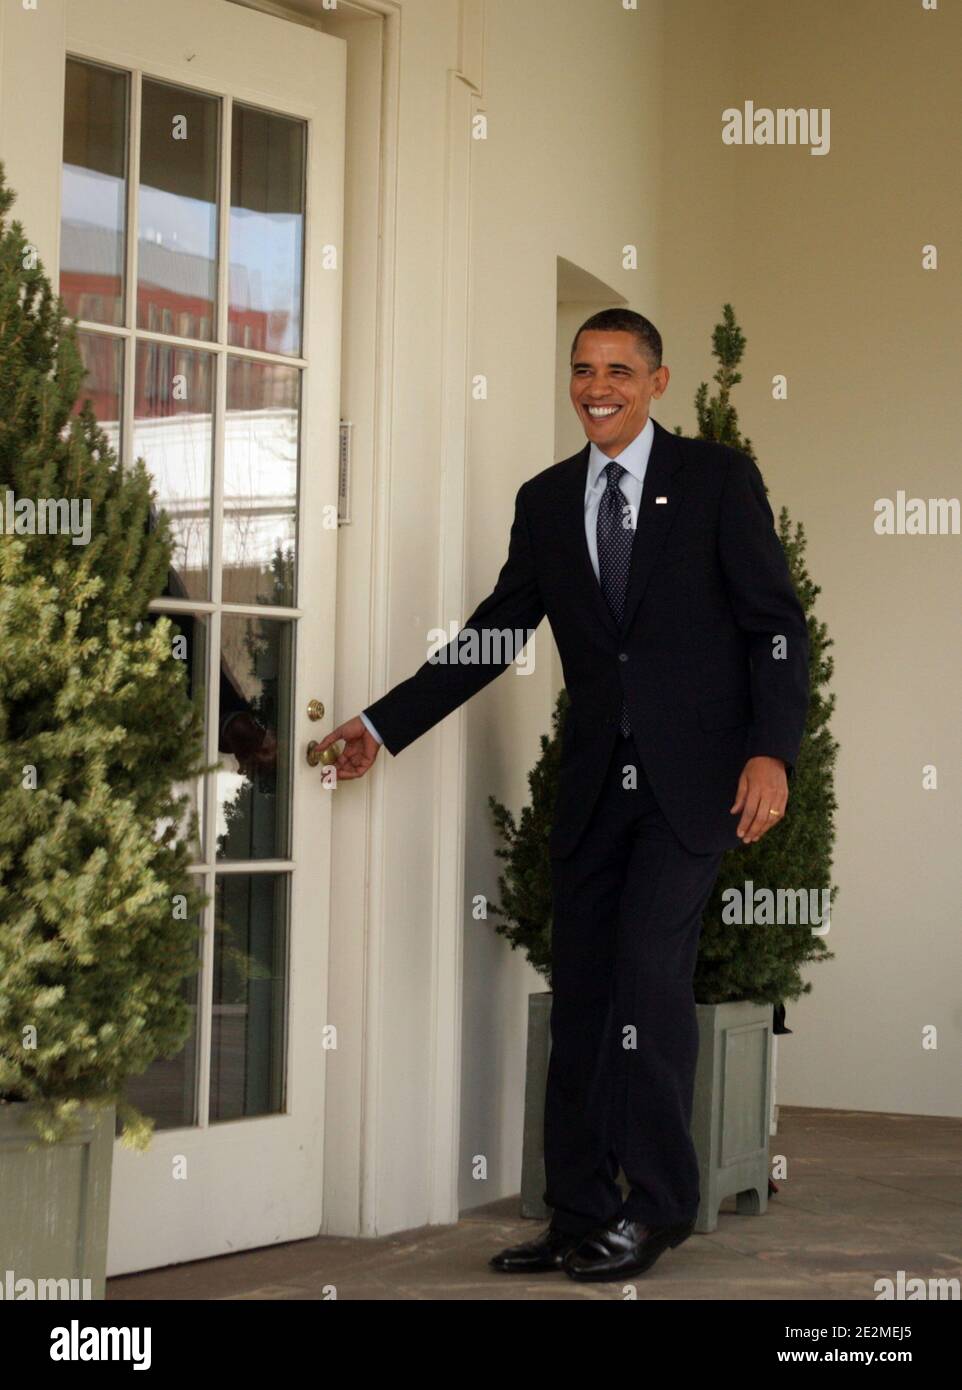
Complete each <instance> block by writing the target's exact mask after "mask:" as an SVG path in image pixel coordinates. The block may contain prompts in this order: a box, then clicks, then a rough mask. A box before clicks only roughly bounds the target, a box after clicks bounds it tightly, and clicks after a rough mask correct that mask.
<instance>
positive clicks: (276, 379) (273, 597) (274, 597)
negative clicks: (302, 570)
mask: <svg viewBox="0 0 962 1390" xmlns="http://www.w3.org/2000/svg"><path fill="white" fill-rule="evenodd" d="M300 388H301V373H300V371H299V369H298V368H296V367H285V366H281V365H280V364H278V363H273V362H254V361H251V360H249V359H247V358H237V357H231V358H229V359H228V363H227V418H226V421H225V428H224V564H223V585H224V589H223V593H224V602H225V603H267V604H277V605H281V606H290V605H292V604H293V603H294V547H295V537H296V531H297V524H296V523H297V461H298V451H299V436H300Z"/></svg>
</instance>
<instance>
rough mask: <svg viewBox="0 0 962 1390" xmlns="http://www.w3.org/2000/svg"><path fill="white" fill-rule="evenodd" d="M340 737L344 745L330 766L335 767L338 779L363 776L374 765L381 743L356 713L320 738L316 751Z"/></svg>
mask: <svg viewBox="0 0 962 1390" xmlns="http://www.w3.org/2000/svg"><path fill="white" fill-rule="evenodd" d="M341 738H342V739H343V740H344V747H343V749H342V750H341V752H340V754H339V755H338V758H337V761H336V762H333V763H331V764H330V766H331V767H335V768H337V777H338V781H340V780H341V778H342V777H343V778H344V779H345V780H347V779H348V778H353V777H363V776H364V774H365V772H367V771H368V770H369V769H370V768H372V767H373V766H374V759H375V758H376V757H377V755H378V753H379V752H380V749H381V745H380V744H379V743H378V741H377V739H376V738H375V737H374V735H373V734H372V733H371V732H370V731H369V730H368V728H367V726H366V724H365V723H364V720H363V719H362V718H361V717H360V715H358V716H357V717H356V718H354V719H349V720H348V721H347V723H346V724H341V725H339V726H338V728H336V729H332V730H331V732H330V733H329V734H326V735H325V736H324V738H322V739H320V740H319V741H318V745H317V751H318V752H319V753H323V752H324V749H325V748H330V746H331V744H332V743H337V741H338V739H341Z"/></svg>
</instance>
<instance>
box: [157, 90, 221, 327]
mask: <svg viewBox="0 0 962 1390" xmlns="http://www.w3.org/2000/svg"><path fill="white" fill-rule="evenodd" d="M219 118H220V102H219V101H218V100H217V98H216V97H209V96H204V95H203V94H202V93H200V92H194V91H190V90H189V89H188V88H185V87H173V86H170V85H168V84H167V83H166V82H152V81H150V80H149V79H148V78H144V82H143V93H142V98H141V118H140V119H141V128H140V188H139V190H138V192H139V199H138V219H139V236H138V246H137V260H138V266H139V272H138V277H137V327H138V328H146V329H148V330H150V331H151V332H155V333H172V334H175V335H176V336H177V337H179V338H203V339H210V338H213V337H214V336H215V322H214V309H215V303H216V297H217V174H218V159H217V147H218V127H219V124H220V119H219Z"/></svg>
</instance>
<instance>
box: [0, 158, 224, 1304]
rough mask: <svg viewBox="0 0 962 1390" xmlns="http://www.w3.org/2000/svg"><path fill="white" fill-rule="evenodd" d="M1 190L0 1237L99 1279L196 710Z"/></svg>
mask: <svg viewBox="0 0 962 1390" xmlns="http://www.w3.org/2000/svg"><path fill="white" fill-rule="evenodd" d="M13 201H14V195H13V193H12V191H11V190H9V189H8V188H7V186H6V182H5V178H4V171H3V165H2V164H0V503H2V505H3V524H2V526H0V578H2V585H0V1189H2V1191H3V1201H2V1203H0V1252H2V1254H3V1257H4V1259H3V1268H4V1269H5V1270H7V1269H9V1270H11V1271H13V1276H14V1279H15V1280H19V1279H23V1280H26V1281H31V1280H38V1279H47V1280H50V1279H54V1280H65V1279H66V1280H70V1279H78V1280H88V1279H89V1280H90V1285H89V1291H90V1294H91V1296H93V1297H102V1296H103V1287H104V1271H105V1259H106V1237H107V1212H108V1201H109V1191H110V1168H111V1158H112V1153H113V1139H114V1130H115V1118H116V1117H119V1119H120V1120H121V1122H122V1128H123V1133H122V1138H123V1141H124V1142H125V1143H126V1144H128V1145H131V1146H135V1147H143V1146H144V1145H145V1144H146V1143H147V1142H148V1138H149V1134H150V1131H151V1128H152V1122H151V1121H150V1120H149V1119H147V1118H146V1117H145V1116H143V1115H142V1114H140V1112H139V1111H137V1110H136V1109H135V1108H134V1107H133V1106H132V1105H130V1104H129V1103H128V1102H127V1101H126V1100H125V1099H124V1096H123V1085H124V1082H125V1080H126V1079H127V1078H128V1077H129V1076H133V1075H136V1074H138V1073H141V1072H143V1071H144V1070H146V1068H147V1067H148V1066H149V1064H150V1063H151V1062H152V1061H153V1060H154V1059H155V1058H156V1057H158V1056H168V1057H169V1056H173V1055H174V1054H175V1053H176V1052H177V1051H178V1050H179V1048H180V1047H181V1046H182V1045H183V1042H184V1040H185V1038H186V1036H187V1033H188V1030H189V1026H190V1013H189V1007H188V1004H187V1002H186V1000H185V998H184V988H183V986H184V981H185V979H186V978H187V977H188V976H189V975H190V974H191V973H192V972H193V971H194V970H196V968H197V944H198V928H197V914H198V911H199V909H200V907H201V906H202V904H203V898H202V896H201V895H200V894H199V892H198V890H197V888H196V887H195V886H194V885H193V883H192V880H191V879H190V876H189V875H188V872H187V867H188V863H189V847H190V841H191V839H192V837H193V833H194V827H193V826H192V825H189V826H188V828H187V830H186V832H185V830H184V826H185V815H186V813H187V804H186V798H185V797H179V796H177V795H176V794H175V793H174V791H173V790H172V788H173V786H174V784H175V783H178V782H179V783H185V782H189V781H190V779H192V778H193V777H194V776H195V775H197V774H198V773H199V772H200V771H201V770H203V747H202V717H201V715H200V713H199V712H198V711H197V710H196V709H195V707H194V706H193V704H192V703H191V701H190V699H189V697H188V694H187V685H186V676H185V670H184V662H183V660H182V659H178V658H179V657H180V656H181V655H182V653H181V652H180V649H179V645H178V644H177V642H176V636H177V634H176V629H175V628H174V627H173V626H172V625H171V623H170V621H169V620H168V619H166V618H159V619H153V618H152V617H151V616H149V615H148V604H149V603H150V601H151V599H153V598H155V597H157V596H158V595H159V594H160V593H161V592H162V590H163V587H164V584H165V580H166V575H167V570H168V566H169V564H170V559H171V540H170V533H169V528H168V524H167V521H166V518H165V517H164V516H163V515H161V516H160V517H159V519H158V520H157V523H156V525H154V526H151V525H150V524H149V521H150V516H151V504H152V494H151V488H150V480H149V477H148V475H147V472H146V470H145V468H144V466H143V464H142V462H140V461H138V462H137V464H136V466H135V467H134V468H132V469H131V470H129V471H126V472H125V471H124V470H123V469H122V468H121V466H120V463H119V461H118V459H117V457H116V454H115V453H114V452H113V451H112V449H111V447H110V443H109V440H108V438H107V436H106V434H105V433H104V431H103V430H102V429H100V427H99V426H98V424H97V421H96V419H95V418H94V415H93V411H92V409H91V407H90V402H89V400H88V401H86V402H85V403H84V405H83V408H82V410H81V411H80V412H79V413H73V412H74V407H75V404H76V402H77V399H78V394H79V392H80V387H81V382H82V378H83V376H84V369H83V365H82V362H81V358H80V352H79V349H78V346H77V342H76V330H75V327H74V325H73V324H72V323H71V322H69V321H68V320H67V319H66V318H65V315H64V307H63V303H62V301H61V300H60V299H59V297H58V296H56V295H55V294H54V293H53V290H52V288H51V285H50V281H49V279H48V278H47V276H46V275H45V273H44V269H43V265H42V263H41V262H40V261H39V259H38V257H37V254H36V250H35V248H34V247H32V246H31V245H30V244H29V243H28V241H27V239H26V237H25V235H24V231H23V227H22V225H21V223H20V222H18V221H13V222H10V221H9V220H8V213H9V210H10V208H11V206H12V204H13ZM71 508H73V510H71ZM41 517H42V518H43V521H42V522H41V521H40V520H39V519H40V518H41ZM68 517H70V518H73V519H79V520H81V521H82V524H81V525H80V526H79V527H75V526H73V525H71V526H70V527H69V529H68V528H65V527H63V526H62V525H60V526H59V527H58V529H54V528H53V527H52V525H51V523H52V522H53V521H54V519H55V518H56V519H57V520H58V521H59V522H60V523H62V522H63V521H65V520H66V518H68ZM178 827H180V831H178ZM78 1287H79V1288H80V1289H81V1290H83V1289H84V1286H83V1284H81V1285H79V1286H78Z"/></svg>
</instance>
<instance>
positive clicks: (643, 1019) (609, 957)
mask: <svg viewBox="0 0 962 1390" xmlns="http://www.w3.org/2000/svg"><path fill="white" fill-rule="evenodd" d="M626 766H629V767H634V768H637V785H636V786H635V787H634V788H633V789H632V788H631V787H630V786H629V787H628V788H626V787H625V786H624V785H623V782H624V777H625V774H624V772H623V769H624V768H625V767H626ZM734 794H735V788H734V787H733V788H732V799H733V800H734ZM721 861H722V852H719V853H716V854H692V853H691V852H690V851H689V850H687V849H685V847H684V846H683V845H682V844H681V842H680V840H679V839H678V838H677V836H676V835H675V833H674V831H673V830H672V829H671V827H670V826H669V824H668V822H667V821H666V820H665V818H664V816H663V815H662V813H661V811H660V810H659V808H658V804H657V802H656V800H655V797H654V794H653V792H652V790H651V787H650V786H649V784H648V781H647V778H646V777H645V773H644V770H643V768H642V766H641V760H640V758H639V757H638V754H637V750H636V748H635V744H634V741H633V739H632V738H631V736H630V735H629V736H628V737H627V738H624V737H622V736H621V735H620V734H619V736H618V738H617V740H616V742H615V747H614V750H613V752H612V756H611V763H610V766H609V768H608V772H607V776H606V778H605V782H604V784H603V786H602V788H601V791H600V792H599V794H598V801H597V803H596V805H595V807H594V810H593V813H592V816H591V819H590V821H589V823H588V825H587V827H586V829H585V831H584V834H583V836H582V838H581V839H580V840H579V842H578V845H577V847H576V849H575V850H574V852H573V853H572V854H570V855H569V856H568V857H567V858H565V859H558V858H553V859H552V879H553V882H552V896H553V923H552V947H551V949H552V995H553V997H552V1005H551V1060H550V1064H549V1068H548V1089H547V1100H546V1105H545V1126H544V1141H545V1172H546V1179H547V1186H546V1191H545V1201H546V1203H547V1204H548V1206H550V1207H552V1208H553V1215H552V1225H553V1226H554V1227H555V1228H556V1229H559V1230H567V1231H571V1232H575V1233H580V1232H581V1231H585V1230H589V1229H591V1228H593V1227H595V1226H598V1225H601V1224H603V1223H604V1222H606V1221H608V1220H610V1219H611V1218H612V1217H614V1216H617V1215H624V1216H628V1217H630V1218H631V1219H632V1220H635V1221H642V1222H644V1223H645V1224H647V1225H670V1224H674V1223H676V1222H682V1221H687V1220H690V1219H694V1217H695V1214H696V1212H697V1210H698V1202H699V1185H698V1165H697V1161H696V1157H695V1151H694V1147H693V1144H692V1141H691V1135H690V1125H691V1106H692V1094H693V1090H694V1078H695V1066H696V1062H697V1058H698V1023H697V1018H696V1014H695V998H694V992H693V988H692V980H693V976H694V971H695V962H696V958H697V954H698V939H699V935H700V931H701V915H702V911H703V909H704V907H705V904H706V902H707V900H708V898H709V896H710V894H711V891H712V888H713V887H714V884H715V880H716V878H717V876H718V871H719V868H720V866H721ZM619 1165H620V1167H621V1168H622V1169H623V1170H624V1174H625V1177H626V1178H627V1179H628V1182H629V1184H630V1188H631V1190H630V1193H629V1195H628V1197H627V1198H626V1199H625V1201H624V1202H623V1201H622V1196H621V1191H620V1189H619V1187H618V1183H617V1181H616V1178H617V1174H618V1168H619Z"/></svg>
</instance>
